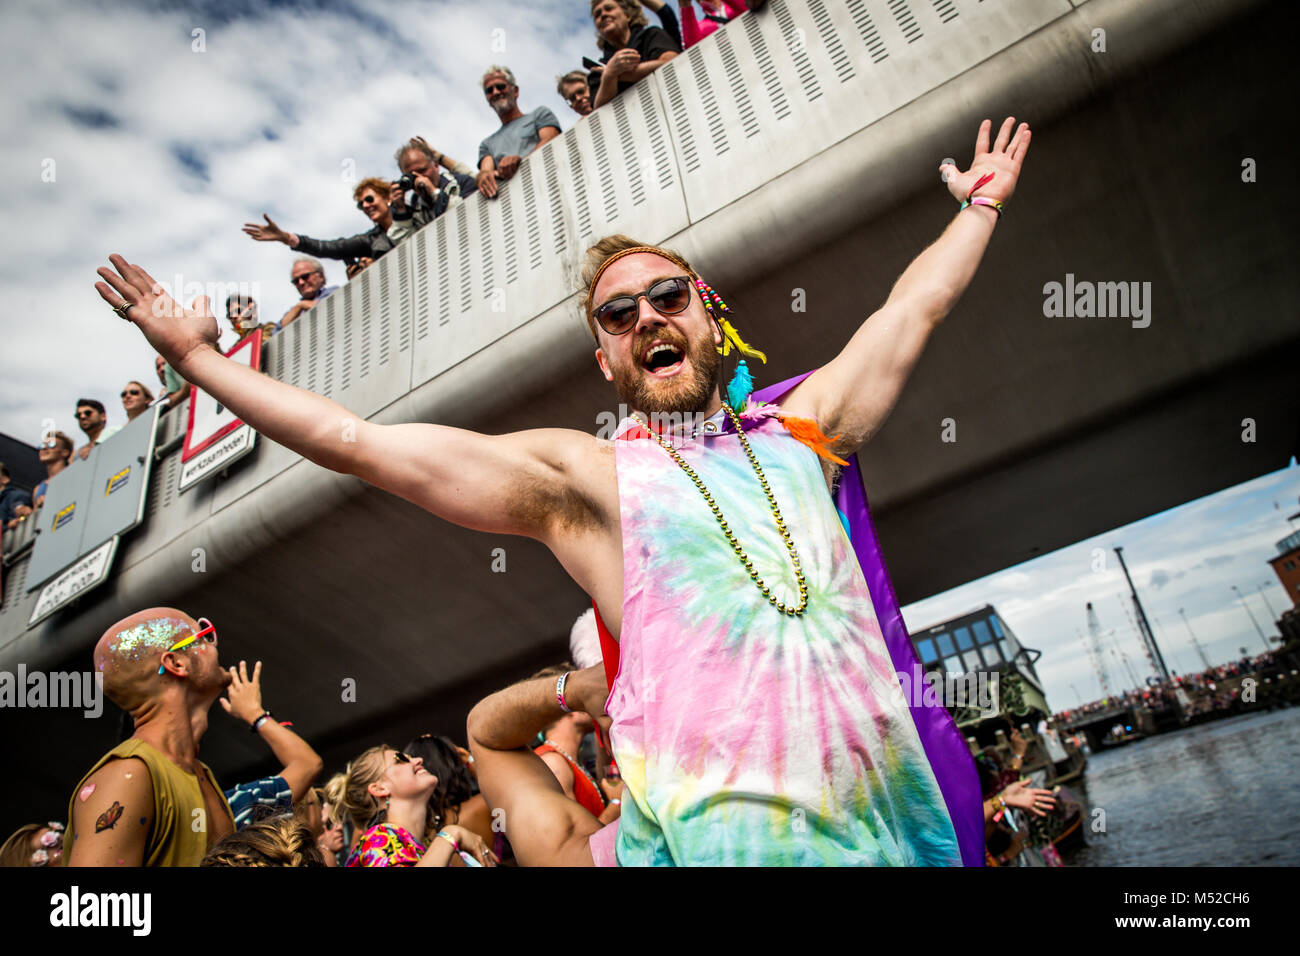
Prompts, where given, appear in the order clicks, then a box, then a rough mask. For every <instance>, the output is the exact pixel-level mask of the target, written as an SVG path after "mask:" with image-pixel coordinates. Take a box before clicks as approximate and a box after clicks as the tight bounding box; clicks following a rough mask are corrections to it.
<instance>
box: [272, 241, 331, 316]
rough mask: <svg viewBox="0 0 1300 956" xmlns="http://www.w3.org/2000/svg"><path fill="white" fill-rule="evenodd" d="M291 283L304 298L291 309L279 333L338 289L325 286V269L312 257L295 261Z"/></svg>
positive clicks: (304, 257) (303, 257) (286, 314)
mask: <svg viewBox="0 0 1300 956" xmlns="http://www.w3.org/2000/svg"><path fill="white" fill-rule="evenodd" d="M289 281H290V282H292V283H293V287H294V288H295V289H297V290H298V294H299V295H300V296H302V298H301V299H300V300H299V301H297V302H295V303H294V304H293V305H292V306H290V307H289V311H288V312H286V313H285V314H284V318H282V319H280V323H279V325H277V326H276V330H277V331H279V330H280V329H283V328H285V327H287V326H288V325H289V323H290V322H292V321H294V320H295V319H297V318H298V317H299V316H300V315H302V314H303V313H304V312H306V311H307V310H308V309H310V308H311V307H312V306H314V305H315V304H316V303H317V302H319V301H320V300H321V299H324V298H325V297H326V296H328V295H329V294H330V293H331V292H333V291H335V290H336V289H337V288H338V286H336V285H329V286H327V285H326V284H325V267H324V266H323V265H321V263H320V260H319V259H313V258H312V257H311V256H299V257H298V258H297V259H294V260H293V268H292V269H291V270H290V271H289Z"/></svg>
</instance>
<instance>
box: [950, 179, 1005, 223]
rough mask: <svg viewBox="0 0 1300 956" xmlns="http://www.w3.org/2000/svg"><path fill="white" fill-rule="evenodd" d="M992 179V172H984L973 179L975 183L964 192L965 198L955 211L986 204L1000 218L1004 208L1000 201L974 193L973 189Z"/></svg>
mask: <svg viewBox="0 0 1300 956" xmlns="http://www.w3.org/2000/svg"><path fill="white" fill-rule="evenodd" d="M992 179H993V174H992V173H985V174H984V175H983V176H981V177H980V178H979V179H977V180H976V181H975V185H974V186H972V187H971V188H970V192H968V193H967V194H966V198H965V199H964V200H963V201H962V204H961V206H960V207H959V208H958V210H957V211H958V212H961V210H962V209H965V208H966V207H967V206H988V207H989V208H990V209H992V210H993V211H994V212H996V213H997V214H998V218H999V219H1001V218H1002V211H1003V209H1005V208H1006V207H1004V206H1003V205H1002V203H1001V202H999V201H998V200H996V199H989V198H987V197H985V196H976V195H975V190H977V189H979V188H980V187H981V186H983V185H985V184H987V183H988V182H989V181H990V180H992Z"/></svg>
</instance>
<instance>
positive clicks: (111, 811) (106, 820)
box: [95, 800, 124, 833]
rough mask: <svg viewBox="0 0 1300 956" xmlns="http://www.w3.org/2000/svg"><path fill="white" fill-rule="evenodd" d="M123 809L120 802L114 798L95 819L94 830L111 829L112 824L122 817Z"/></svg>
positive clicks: (97, 831)
mask: <svg viewBox="0 0 1300 956" xmlns="http://www.w3.org/2000/svg"><path fill="white" fill-rule="evenodd" d="M123 810H124V808H123V806H122V804H120V803H118V802H117V801H116V800H114V801H113V805H112V806H111V807H109V808H108V809H107V810H105V811H104V812H103V813H101V814H100V815H99V819H98V820H96V821H95V832H96V833H99V832H101V831H103V830H111V829H112V828H113V825H114V824H115V823H117V821H118V820H120V819H121V818H122V813H123Z"/></svg>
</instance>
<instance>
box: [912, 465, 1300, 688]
mask: <svg viewBox="0 0 1300 956" xmlns="http://www.w3.org/2000/svg"><path fill="white" fill-rule="evenodd" d="M1298 512H1300V466H1297V465H1296V464H1295V462H1294V461H1293V462H1292V464H1291V467H1289V468H1284V469H1282V470H1280V471H1276V472H1273V473H1272V474H1269V475H1264V476H1262V477H1260V478H1256V479H1255V480H1253V481H1248V482H1245V483H1243V484H1240V485H1237V486H1235V487H1233V488H1228V489H1226V490H1224V491H1221V492H1218V493H1217V494H1213V495H1209V496H1207V497H1205V498H1200V499H1197V500H1196V501H1192V502H1189V503H1187V504H1184V505H1181V506H1179V507H1177V508H1171V509H1169V510H1168V511H1162V512H1161V513H1160V514H1156V515H1152V516H1151V517H1149V518H1144V519H1142V520H1141V521H1136V522H1134V523H1133V524H1129V525H1125V526H1124V527H1122V528H1117V529H1115V530H1113V531H1108V532H1106V533H1105V534H1100V535H1097V536H1096V537H1093V538H1087V539H1085V540H1083V541H1080V542H1078V543H1076V544H1072V545H1070V546H1069V547H1065V548H1062V549H1060V550H1059V551H1054V552H1052V553H1051V554H1045V555H1042V556H1040V557H1037V558H1035V559H1034V560H1032V561H1026V562H1025V563H1024V564H1020V565H1017V566H1015V567H1013V568H1008V569H1006V570H1004V571H999V572H998V573H996V574H991V575H989V576H987V577H984V578H980V579H979V580H977V581H971V582H969V583H967V584H963V585H962V586H961V587H957V588H953V589H952V590H951V591H946V592H944V593H943V594H938V595H935V596H934V597H930V598H927V599H925V600H924V601H918V602H916V603H915V604H910V605H908V606H907V607H905V608H903V620H904V621H905V622H906V623H907V626H908V628H909V629H910V630H912V631H917V630H921V629H924V628H928V627H930V626H931V625H934V624H939V623H941V622H943V621H946V620H948V619H949V618H953V617H956V616H958V615H960V614H963V613H965V612H967V611H972V610H974V609H975V608H977V607H980V606H982V605H984V604H992V605H993V606H994V607H995V608H996V609H997V611H998V613H999V614H1000V615H1001V616H1002V618H1003V619H1004V620H1005V621H1006V622H1007V623H1008V624H1009V625H1010V626H1011V630H1012V631H1014V632H1015V635H1016V637H1017V638H1019V639H1020V642H1021V643H1022V644H1024V645H1025V646H1026V647H1033V648H1037V649H1038V650H1040V651H1042V652H1043V656H1042V657H1041V658H1040V660H1039V661H1038V663H1037V665H1035V670H1037V672H1038V676H1039V677H1040V678H1041V679H1042V680H1043V683H1044V686H1045V689H1046V691H1047V701H1048V703H1049V704H1050V705H1051V706H1052V707H1053V709H1055V710H1064V709H1065V708H1067V707H1074V706H1076V705H1077V704H1078V703H1079V702H1080V701H1079V698H1080V697H1081V698H1082V699H1083V700H1085V701H1087V700H1095V699H1098V698H1100V697H1101V696H1102V694H1101V690H1100V686H1099V683H1098V680H1097V677H1096V672H1095V671H1094V670H1093V667H1092V665H1091V663H1090V662H1089V659H1088V652H1087V650H1086V649H1085V647H1084V644H1083V641H1082V638H1081V633H1082V634H1086V633H1087V632H1088V622H1087V611H1086V607H1087V604H1088V602H1090V601H1091V602H1092V605H1093V608H1094V610H1095V611H1096V612H1097V618H1098V622H1099V624H1100V626H1101V631H1102V634H1103V647H1104V651H1103V657H1104V659H1105V661H1106V662H1107V671H1108V672H1109V674H1110V676H1111V679H1112V680H1113V681H1115V682H1116V683H1115V684H1112V686H1111V689H1112V690H1122V689H1124V688H1127V687H1131V686H1133V684H1132V681H1130V680H1129V679H1128V670H1127V669H1126V667H1125V660H1124V658H1125V657H1127V659H1128V667H1131V668H1132V670H1133V672H1134V674H1135V675H1136V676H1137V678H1138V680H1142V679H1144V678H1145V677H1146V676H1147V675H1149V674H1151V673H1152V670H1151V668H1150V667H1149V665H1148V664H1147V660H1146V654H1145V652H1144V651H1143V649H1142V644H1141V639H1140V638H1139V637H1138V635H1137V631H1136V629H1135V626H1134V624H1133V611H1132V601H1131V599H1130V597H1129V589H1128V584H1127V582H1126V581H1125V580H1124V572H1123V571H1122V570H1120V566H1119V560H1118V558H1116V556H1115V553H1114V551H1113V550H1111V549H1112V548H1115V547H1121V548H1123V549H1124V561H1125V563H1126V564H1127V565H1128V570H1129V574H1130V575H1132V578H1133V584H1134V585H1135V586H1136V588H1137V592H1138V597H1139V598H1141V600H1142V606H1143V608H1144V609H1145V610H1146V615H1147V620H1149V621H1150V622H1151V627H1152V629H1153V630H1154V631H1155V636H1156V643H1157V644H1158V645H1159V646H1160V652H1161V654H1162V655H1163V656H1164V658H1165V664H1166V665H1167V666H1168V667H1169V668H1170V669H1171V670H1174V671H1177V672H1178V673H1180V674H1181V673H1189V672H1191V671H1194V670H1201V663H1200V657H1199V656H1198V654H1197V652H1196V650H1195V648H1194V647H1193V646H1192V640H1191V637H1190V636H1189V628H1190V632H1191V634H1194V635H1195V637H1196V641H1197V643H1199V644H1200V646H1201V649H1202V650H1203V651H1204V652H1205V654H1206V657H1208V659H1209V661H1210V663H1211V664H1212V665H1217V664H1222V663H1223V662H1224V661H1227V660H1233V659H1237V658H1239V657H1240V656H1241V653H1240V649H1241V648H1242V647H1244V648H1246V651H1247V653H1248V654H1249V655H1250V656H1252V657H1253V656H1254V655H1256V654H1260V653H1263V651H1264V643H1263V642H1262V641H1261V640H1260V636H1259V633H1258V632H1257V631H1256V630H1255V626H1254V625H1253V624H1252V623H1251V619H1250V615H1252V614H1253V615H1254V617H1255V620H1256V621H1257V622H1258V623H1259V627H1260V629H1261V630H1262V631H1263V632H1264V634H1265V635H1266V636H1275V635H1276V634H1277V633H1278V631H1277V628H1276V627H1274V626H1273V621H1274V620H1275V616H1276V615H1280V614H1281V613H1282V611H1283V610H1285V609H1286V608H1289V607H1291V602H1290V600H1288V598H1287V596H1286V592H1285V591H1284V590H1283V589H1282V585H1281V584H1280V583H1279V582H1278V580H1277V576H1276V575H1275V574H1274V573H1273V569H1272V567H1270V566H1269V565H1268V564H1267V563H1266V562H1267V560H1268V559H1269V558H1272V557H1274V556H1276V554H1277V547H1276V545H1277V542H1278V541H1280V540H1281V539H1282V538H1285V537H1286V536H1287V535H1288V534H1290V533H1291V532H1292V531H1295V530H1300V521H1292V522H1288V520H1287V518H1288V517H1289V516H1290V515H1294V514H1297V513H1298ZM1098 549H1100V551H1098ZM1099 556H1100V558H1101V560H1100V561H1099V560H1098V557H1099ZM886 559H888V555H886ZM1102 562H1104V564H1103V563H1102ZM1094 568H1095V569H1094ZM1233 585H1236V587H1237V588H1238V590H1239V591H1240V593H1241V595H1242V597H1243V598H1244V599H1245V604H1246V606H1247V609H1243V607H1242V602H1241V601H1238V599H1237V595H1236V594H1234V593H1233V591H1232V586H1233ZM1261 586H1262V587H1261ZM1270 607H1271V609H1272V612H1273V613H1270V611H1269V608H1270ZM1180 608H1181V609H1182V610H1183V613H1184V615H1185V616H1186V619H1187V623H1186V624H1184V622H1183V616H1182V615H1180V614H1179V609H1180ZM1116 684H1118V687H1117V686H1116ZM1076 690H1077V691H1078V695H1079V696H1078V697H1076V695H1075V691H1076Z"/></svg>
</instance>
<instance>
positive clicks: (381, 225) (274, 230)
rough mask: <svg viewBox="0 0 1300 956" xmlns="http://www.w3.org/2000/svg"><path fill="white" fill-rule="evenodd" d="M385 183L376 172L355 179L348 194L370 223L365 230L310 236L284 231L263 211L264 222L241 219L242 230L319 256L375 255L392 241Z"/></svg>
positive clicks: (339, 257)
mask: <svg viewBox="0 0 1300 956" xmlns="http://www.w3.org/2000/svg"><path fill="white" fill-rule="evenodd" d="M388 190H389V184H388V183H387V182H385V181H384V180H382V179H379V178H378V177H376V176H370V177H368V178H366V179H363V180H361V182H359V183H357V186H356V188H355V189H353V190H352V198H353V199H354V200H356V204H357V208H358V209H359V210H361V211H362V212H363V213H365V215H366V218H368V219H369V220H370V221H371V222H372V223H374V225H373V226H371V227H370V228H369V229H367V230H366V231H365V232H359V233H357V234H356V235H355V236H347V237H345V238H342V239H313V238H312V237H311V236H304V235H301V234H299V233H293V232H288V231H286V230H284V229H281V228H280V227H279V226H277V225H276V224H275V222H274V220H272V219H271V217H270V216H268V215H267V214H266V213H262V218H263V219H265V220H266V225H262V224H260V223H256V222H246V223H244V232H246V233H248V235H250V236H252V237H253V238H254V239H256V240H257V241H258V242H283V243H284V244H285V245H286V246H288V247H289V248H290V249H296V250H297V251H298V252H301V253H304V254H306V255H309V256H321V257H323V258H325V259H360V258H362V257H363V256H364V257H366V258H368V259H371V260H374V259H378V258H379V257H380V256H382V255H383V254H384V253H385V252H387V251H388V250H389V249H391V248H393V241H392V240H391V239H389V238H388V228H389V227H390V226H391V225H392V224H393V216H392V213H391V212H389V209H388Z"/></svg>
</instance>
